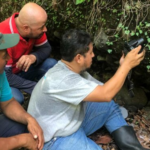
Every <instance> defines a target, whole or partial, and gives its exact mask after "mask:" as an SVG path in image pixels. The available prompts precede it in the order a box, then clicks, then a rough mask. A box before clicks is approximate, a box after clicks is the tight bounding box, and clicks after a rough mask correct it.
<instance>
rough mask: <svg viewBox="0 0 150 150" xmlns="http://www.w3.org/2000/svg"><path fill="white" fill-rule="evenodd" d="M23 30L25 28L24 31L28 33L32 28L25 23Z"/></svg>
mask: <svg viewBox="0 0 150 150" xmlns="http://www.w3.org/2000/svg"><path fill="white" fill-rule="evenodd" d="M23 30H24V32H26V33H28V32H29V30H30V28H29V26H28V25H23Z"/></svg>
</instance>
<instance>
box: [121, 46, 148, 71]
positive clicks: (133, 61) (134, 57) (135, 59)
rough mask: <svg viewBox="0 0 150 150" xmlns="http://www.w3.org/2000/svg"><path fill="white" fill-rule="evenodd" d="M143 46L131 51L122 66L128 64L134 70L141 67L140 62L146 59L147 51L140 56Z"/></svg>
mask: <svg viewBox="0 0 150 150" xmlns="http://www.w3.org/2000/svg"><path fill="white" fill-rule="evenodd" d="M140 49H141V46H138V47H136V48H135V49H133V50H131V51H130V52H129V53H128V54H127V55H126V57H125V59H124V61H123V62H122V64H126V66H128V67H129V68H130V69H132V68H134V67H135V66H137V65H139V64H140V62H141V61H142V60H143V59H144V56H145V50H143V51H142V52H141V53H140V54H139V51H140Z"/></svg>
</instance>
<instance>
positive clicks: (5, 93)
mask: <svg viewBox="0 0 150 150" xmlns="http://www.w3.org/2000/svg"><path fill="white" fill-rule="evenodd" d="M12 97H13V96H12V92H11V88H10V86H9V83H8V81H7V78H6V74H5V72H4V73H3V81H2V90H1V96H0V101H1V102H5V101H8V100H10V99H11V98H12Z"/></svg>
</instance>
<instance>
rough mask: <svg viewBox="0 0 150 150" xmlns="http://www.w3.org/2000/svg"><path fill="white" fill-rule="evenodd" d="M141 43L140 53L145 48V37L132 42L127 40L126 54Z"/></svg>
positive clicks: (125, 45)
mask: <svg viewBox="0 0 150 150" xmlns="http://www.w3.org/2000/svg"><path fill="white" fill-rule="evenodd" d="M139 45H141V46H142V48H141V50H140V51H139V53H141V52H142V51H143V48H144V39H143V38H140V39H137V40H132V41H130V42H125V44H124V54H125V55H126V54H127V53H128V52H129V51H131V50H132V49H134V48H136V47H138V46H139Z"/></svg>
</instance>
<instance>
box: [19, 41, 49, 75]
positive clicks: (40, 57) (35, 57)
mask: <svg viewBox="0 0 150 150" xmlns="http://www.w3.org/2000/svg"><path fill="white" fill-rule="evenodd" d="M50 52H51V46H50V44H49V43H48V42H46V43H45V44H43V45H41V46H36V47H34V50H33V52H32V53H31V54H29V55H23V56H22V57H21V58H20V59H19V60H18V62H17V63H16V67H17V68H18V69H20V70H23V71H25V72H27V71H28V69H29V67H30V66H31V65H32V64H33V65H35V66H37V65H39V64H40V63H42V62H43V61H44V60H45V59H46V58H48V57H49V56H50Z"/></svg>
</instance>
